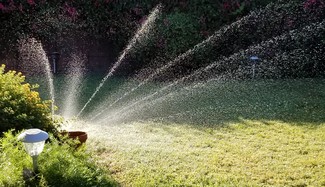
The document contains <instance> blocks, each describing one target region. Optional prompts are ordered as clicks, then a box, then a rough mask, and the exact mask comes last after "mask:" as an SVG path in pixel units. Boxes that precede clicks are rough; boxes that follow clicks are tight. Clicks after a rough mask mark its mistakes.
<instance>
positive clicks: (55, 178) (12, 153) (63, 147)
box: [0, 131, 117, 186]
mask: <svg viewBox="0 0 325 187" xmlns="http://www.w3.org/2000/svg"><path fill="white" fill-rule="evenodd" d="M71 144H73V143H72V142H67V141H64V143H63V142H62V141H58V140H57V139H55V138H53V136H50V142H48V143H46V144H45V148H44V151H43V152H42V153H41V154H40V156H39V160H38V163H39V173H38V174H37V175H36V176H35V177H34V178H30V179H25V180H24V177H23V175H22V172H23V170H26V169H31V168H32V159H31V157H30V156H28V155H27V153H26V152H25V151H24V146H23V144H22V142H20V141H18V140H17V136H16V135H14V134H13V133H12V131H8V132H6V133H4V137H3V138H1V139H0V163H1V164H0V186H26V185H30V186H116V185H117V184H116V182H115V181H114V180H113V179H112V178H110V177H109V175H108V173H107V172H105V171H104V170H103V169H100V168H98V166H97V165H96V162H95V160H94V159H92V158H91V157H92V155H91V154H90V153H88V152H87V151H86V150H85V146H82V147H80V148H79V149H75V148H74V146H71Z"/></svg>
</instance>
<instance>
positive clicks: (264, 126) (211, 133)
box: [92, 119, 325, 186]
mask: <svg viewBox="0 0 325 187" xmlns="http://www.w3.org/2000/svg"><path fill="white" fill-rule="evenodd" d="M103 130H104V131H105V132H107V133H106V134H105V137H104V136H103V137H98V136H97V138H99V139H98V140H99V141H101V142H100V143H98V144H96V140H95V139H93V141H92V144H93V147H96V149H97V150H96V151H97V153H98V155H99V157H100V158H101V160H102V161H101V163H100V164H104V165H106V166H107V168H108V169H109V170H110V171H111V172H112V174H113V176H114V177H115V178H116V179H117V180H118V181H119V182H121V183H122V184H124V185H126V186H133V185H136V186H137V185H141V186H143V185H144V186H156V185H167V184H168V185H169V186H171V185H204V186H206V185H210V186H216V185H219V186H220V185H221V186H222V185H226V186H261V185H263V186H285V185H291V186H309V185H311V186H322V185H325V178H324V176H325V164H324V163H325V150H324V149H325V124H322V125H319V126H309V125H308V124H306V125H303V126H301V125H299V126H298V125H295V124H289V123H283V122H280V121H263V120H260V121H252V120H245V119H241V120H240V122H238V123H232V124H228V125H225V126H223V127H212V128H211V127H201V128H196V127H194V126H188V125H176V124H170V125H166V124H157V123H146V124H145V123H133V124H125V125H116V126H106V127H105V129H103Z"/></svg>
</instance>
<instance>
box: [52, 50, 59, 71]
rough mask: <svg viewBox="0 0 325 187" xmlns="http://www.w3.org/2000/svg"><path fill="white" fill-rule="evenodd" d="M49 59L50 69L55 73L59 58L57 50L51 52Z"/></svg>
mask: <svg viewBox="0 0 325 187" xmlns="http://www.w3.org/2000/svg"><path fill="white" fill-rule="evenodd" d="M50 55H51V59H52V71H53V73H57V72H58V67H57V66H58V64H57V63H58V61H59V58H60V53H58V52H52V53H51V54H50Z"/></svg>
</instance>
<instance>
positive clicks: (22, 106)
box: [0, 65, 55, 132]
mask: <svg viewBox="0 0 325 187" xmlns="http://www.w3.org/2000/svg"><path fill="white" fill-rule="evenodd" d="M36 88H37V85H30V84H28V83H26V82H25V77H24V76H23V75H22V74H21V73H17V72H16V71H8V72H5V66H4V65H2V66H1V67H0V132H5V131H7V130H9V129H15V130H21V129H26V128H32V127H34V128H40V129H44V130H46V131H50V132H51V131H52V132H53V131H54V130H55V127H54V124H53V122H52V118H51V107H50V105H51V101H43V100H42V99H41V98H40V96H39V93H38V92H37V91H35V89H36Z"/></svg>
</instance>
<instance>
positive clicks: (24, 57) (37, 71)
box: [18, 38, 55, 118]
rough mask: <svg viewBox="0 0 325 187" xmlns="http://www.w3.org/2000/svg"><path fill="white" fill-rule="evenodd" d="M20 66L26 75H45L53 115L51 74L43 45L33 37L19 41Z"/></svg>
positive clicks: (53, 101)
mask: <svg viewBox="0 0 325 187" xmlns="http://www.w3.org/2000/svg"><path fill="white" fill-rule="evenodd" d="M18 49H19V54H20V60H21V63H20V66H21V69H23V70H24V71H26V72H25V74H26V75H27V76H40V75H41V76H45V78H46V81H47V85H48V86H47V87H48V92H49V94H50V99H51V100H52V104H51V111H52V118H53V115H54V106H55V97H54V85H53V75H52V73H51V68H50V63H49V60H48V58H47V56H46V53H45V51H44V49H43V46H42V44H41V43H40V42H38V41H37V40H36V39H35V38H23V39H20V41H19V47H18Z"/></svg>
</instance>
